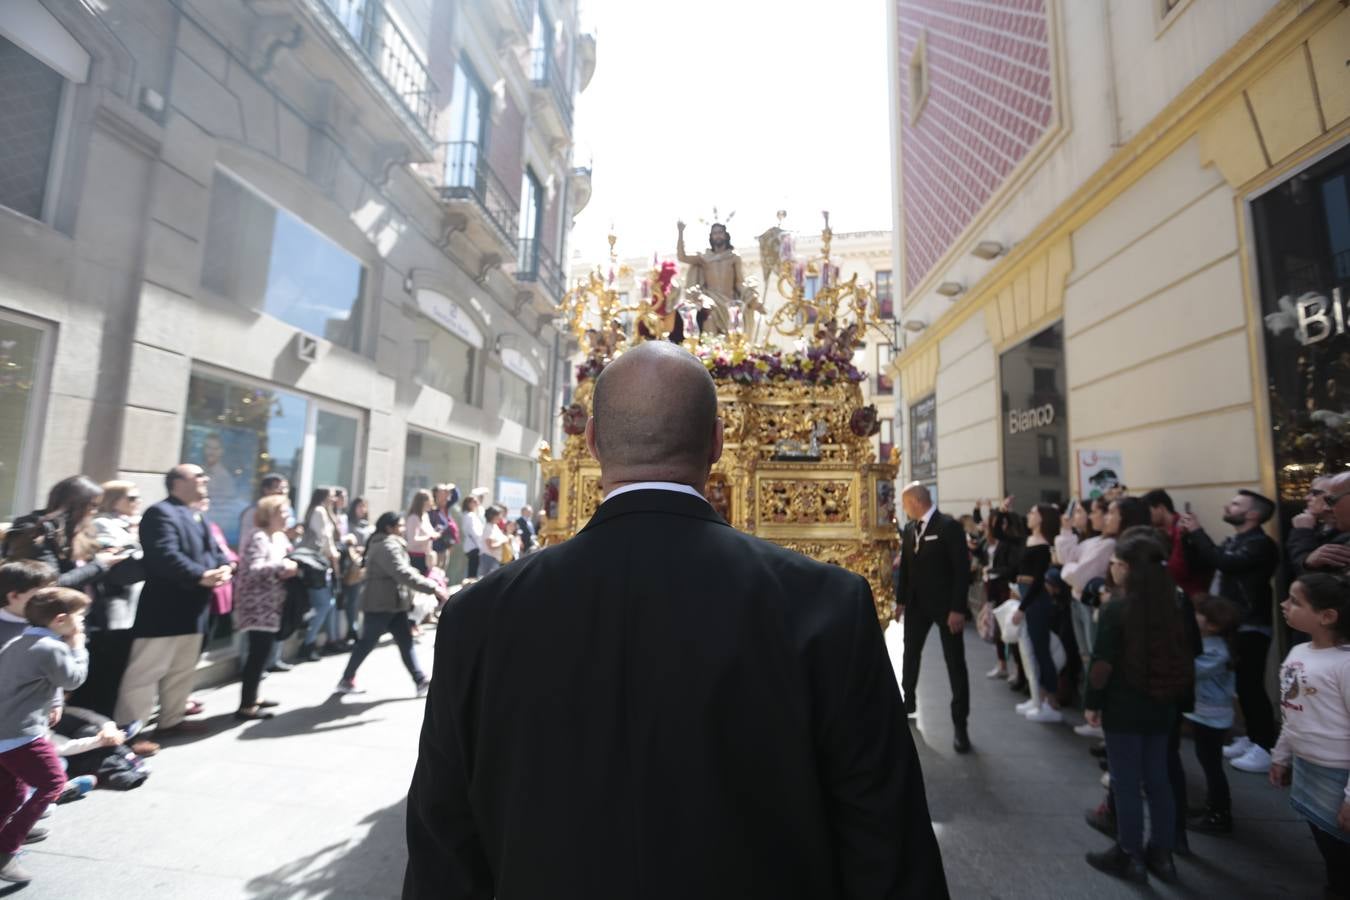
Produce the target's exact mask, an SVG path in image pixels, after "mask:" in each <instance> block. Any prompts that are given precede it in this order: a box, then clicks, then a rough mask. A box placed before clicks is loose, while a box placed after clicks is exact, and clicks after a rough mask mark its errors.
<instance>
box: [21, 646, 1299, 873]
mask: <svg viewBox="0 0 1350 900" xmlns="http://www.w3.org/2000/svg"><path fill="white" fill-rule="evenodd" d="M434 635H435V632H434V631H433V630H429V631H428V632H427V635H426V637H424V638H423V640H422V644H421V645H420V646H419V648H418V650H419V653H420V654H421V656H422V662H423V665H424V667H426V668H427V669H428V671H429V670H430V663H431V644H432V641H433V638H434ZM895 636H896V635H895V634H894V633H892V634H891V635H890V637H889V638H888V641H887V643H888V645H890V646H891V647H892V654H893V657H894V661H895V662H896V664H897V671H898V664H899V658H898V657H899V652H900V651H899V647H898V641H895V640H893V638H894V637H895ZM966 640H967V654H968V660H969V665H970V670H971V676H972V677H971V688H972V705H973V709H972V713H971V726H970V732H971V739H972V741H973V742H974V744H975V752H974V753H972V754H971V755H969V756H964V757H962V756H957V755H956V754H955V753H954V752H953V751H952V748H951V738H952V733H951V724H950V719H949V716H948V702H949V698H950V695H949V693H948V689H947V685H946V671H945V668H944V667H943V665H942V659H941V656H942V654H941V647H940V646H939V644H938V639H937V636H936V633H935V632H934V633H933V634H930V636H929V643H928V646H927V647H926V648H925V652H924V663H923V675H922V680H921V683H920V688H919V719H918V723H917V726H916V727H915V728H914V729H913V731H914V735H915V739H916V741H917V743H918V746H919V750H920V755H921V757H922V761H923V768H924V775H925V780H926V782H927V790H928V802H929V805H930V808H931V810H932V813H933V821H934V827H935V829H936V831H937V835H938V840H939V843H940V844H941V846H942V853H943V859H944V861H945V864H946V867H947V873H948V879H949V882H950V885H951V889H952V896H953V897H958V898H967V897H971V898H1004V900H1012V898H1060V897H1063V898H1081V897H1091V898H1093V900H1109V898H1117V897H1130V898H1133V897H1141V896H1159V897H1226V898H1249V897H1250V898H1265V897H1313V896H1318V892H1319V890H1320V887H1319V886H1320V884H1321V860H1320V857H1318V855H1317V852H1316V850H1315V849H1314V847H1313V843H1312V839H1311V837H1310V836H1309V834H1308V831H1307V828H1306V826H1305V825H1303V824H1302V822H1300V821H1298V820H1297V819H1296V818H1295V817H1294V815H1293V813H1292V812H1291V811H1290V809H1289V806H1288V801H1287V796H1286V795H1285V794H1284V793H1283V792H1277V791H1275V790H1273V789H1271V788H1269V787H1268V786H1267V785H1266V784H1265V781H1264V779H1263V778H1260V777H1257V776H1254V775H1246V774H1243V773H1239V772H1232V775H1231V778H1230V781H1231V783H1232V785H1233V789H1234V806H1235V812H1236V814H1237V816H1238V830H1237V832H1236V834H1234V835H1233V836H1232V837H1229V838H1222V839H1219V838H1208V837H1204V836H1200V835H1193V836H1192V838H1191V842H1192V846H1193V848H1194V849H1195V856H1194V858H1192V859H1188V860H1183V861H1180V871H1181V876H1182V879H1183V881H1184V885H1183V886H1182V887H1181V888H1169V887H1166V886H1164V885H1161V884H1158V883H1156V882H1155V883H1154V886H1153V887H1152V888H1151V889H1135V888H1132V887H1129V886H1126V885H1123V884H1120V883H1118V882H1116V881H1114V880H1113V879H1111V878H1108V877H1107V876H1105V875H1101V874H1099V873H1097V872H1095V871H1094V870H1092V869H1090V868H1089V867H1088V866H1087V864H1086V863H1085V862H1084V861H1083V854H1084V853H1085V852H1086V851H1088V850H1095V849H1100V848H1102V847H1104V846H1106V844H1107V840H1106V838H1104V837H1102V836H1101V835H1099V834H1097V833H1096V832H1095V831H1092V830H1091V829H1089V828H1088V827H1087V825H1085V824H1084V823H1083V811H1084V810H1085V809H1087V808H1088V807H1090V806H1092V805H1094V804H1096V803H1097V802H1098V801H1099V800H1100V799H1101V796H1102V790H1101V788H1100V786H1099V785H1098V783H1097V782H1098V778H1099V777H1100V770H1099V768H1098V766H1097V762H1096V760H1095V759H1093V758H1092V757H1091V756H1089V755H1088V752H1087V747H1088V742H1087V741H1086V740H1084V739H1082V738H1079V737H1077V736H1075V735H1074V734H1073V733H1072V731H1070V728H1069V726H1068V725H1060V726H1053V725H1037V724H1033V723H1029V722H1026V721H1025V720H1022V719H1021V718H1020V717H1018V716H1017V715H1016V714H1015V713H1014V711H1013V709H1012V707H1013V705H1014V703H1015V702H1016V701H1018V700H1019V699H1021V698H1020V696H1016V695H1014V694H1012V693H1011V692H1010V691H1009V690H1008V688H1007V686H1006V685H1005V684H1004V683H1003V682H1001V681H994V680H986V679H985V678H984V677H983V674H984V672H985V671H986V670H987V669H988V668H989V667H990V666H991V665H992V661H993V656H994V653H993V649H992V648H991V647H989V646H988V645H986V644H983V643H981V642H980V641H979V639H978V638H977V637H976V636H975V635H974V633H973V632H971V631H968V632H967V635H966ZM345 661H346V657H329V658H325V659H323V660H322V661H320V662H317V663H311V664H307V665H304V666H300V667H297V668H296V669H295V671H293V672H290V673H287V674H284V675H274V676H272V677H270V678H268V679H267V680H266V681H264V682H263V695H264V696H266V697H270V698H272V699H275V700H278V701H281V704H282V705H281V706H280V707H279V712H280V715H279V716H278V717H277V718H276V719H273V720H271V721H267V722H253V723H239V722H236V721H235V720H234V719H233V717H232V713H233V710H234V708H235V706H236V704H237V702H238V697H239V694H238V691H239V687H238V684H237V683H236V684H230V685H226V686H224V687H221V688H218V689H214V690H205V691H200V692H198V693H197V694H196V696H197V697H199V698H200V699H202V700H203V701H204V702H205V703H206V706H207V712H206V714H205V720H206V721H208V722H210V724H211V726H212V728H211V732H210V733H209V734H208V735H206V736H204V737H201V738H198V739H195V740H193V739H182V740H179V741H176V742H173V743H171V744H167V745H166V747H165V750H164V752H162V753H161V754H160V755H158V756H156V757H155V758H154V759H153V760H151V764H152V766H153V769H154V774H153V775H152V776H151V777H150V779H149V781H148V782H147V783H146V784H145V785H144V786H143V787H141V788H140V789H138V790H135V791H131V792H129V793H115V792H110V791H101V790H100V791H95V792H94V793H92V794H90V795H89V796H87V797H85V798H84V799H83V800H80V801H77V802H75V803H71V804H67V805H65V806H61V807H58V808H57V810H56V812H55V814H54V815H53V817H52V818H51V819H49V820H47V821H48V824H50V825H51V826H52V835H51V837H50V838H48V839H47V840H46V841H44V842H42V843H40V844H35V845H32V847H31V848H30V849H31V852H30V853H29V854H28V856H27V857H26V858H25V859H26V865H27V867H28V868H29V869H30V870H31V871H32V872H33V873H34V874H35V876H36V880H35V881H34V882H33V883H32V884H31V885H29V886H28V887H27V888H26V889H22V890H21V891H13V890H11V891H9V892H0V896H8V895H9V894H10V893H12V894H15V895H16V896H18V897H22V898H25V900H26V898H30V897H59V898H70V900H82V898H109V897H130V896H138V897H150V898H161V897H163V898H192V900H213V898H240V897H244V898H271V897H277V898H281V897H286V898H318V897H324V898H358V897H359V898H386V897H396V896H398V893H399V887H400V885H401V882H402V875H403V866H404V861H405V850H404V842H403V817H404V794H405V792H406V791H407V787H408V781H409V778H410V777H411V774H412V767H413V764H414V761H415V759H416V752H417V733H418V729H419V727H420V725H421V720H422V708H423V704H422V702H421V701H419V700H417V699H416V698H415V697H414V692H413V685H412V681H411V679H410V678H409V677H408V676H407V674H406V673H405V672H404V670H403V667H402V665H401V664H400V662H399V658H398V653H397V651H396V649H395V648H394V647H393V645H392V644H391V643H390V642H389V641H388V640H387V639H386V641H385V642H384V643H383V644H381V646H380V648H379V649H377V650H376V651H375V652H374V653H373V654H371V656H370V658H369V659H368V660H367V661H366V664H365V666H364V667H363V668H362V671H361V674H360V678H359V681H360V682H361V685H362V687H364V688H366V689H367V690H368V693H366V694H361V695H355V696H348V697H339V696H335V695H332V694H331V690H332V687H333V685H335V684H336V683H337V679H338V676H339V674H340V672H341V669H342V666H343V665H344V664H345ZM1074 721H1075V723H1076V722H1077V721H1079V720H1077V719H1075V720H1074ZM1191 752H1192V751H1191V746H1190V744H1189V743H1187V744H1186V745H1185V746H1184V747H1183V756H1184V757H1185V761H1186V764H1187V770H1188V773H1189V775H1190V777H1191V796H1192V797H1193V798H1199V797H1200V795H1201V793H1202V791H1203V782H1202V780H1201V777H1200V773H1199V770H1198V768H1197V767H1196V766H1195V763H1194V759H1193V757H1192V756H1191Z"/></svg>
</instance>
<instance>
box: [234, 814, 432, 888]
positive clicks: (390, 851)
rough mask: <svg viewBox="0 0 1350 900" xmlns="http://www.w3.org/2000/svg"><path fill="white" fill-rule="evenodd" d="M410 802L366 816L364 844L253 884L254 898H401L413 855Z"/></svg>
mask: <svg viewBox="0 0 1350 900" xmlns="http://www.w3.org/2000/svg"><path fill="white" fill-rule="evenodd" d="M405 809H406V802H405V801H403V800H400V801H399V802H398V803H395V804H394V805H393V806H389V807H386V808H384V809H381V810H378V811H376V812H373V813H371V814H370V815H368V816H366V817H365V818H364V819H362V820H361V821H360V823H359V824H360V825H368V826H369V831H367V832H366V834H365V836H364V837H362V838H361V839H360V840H358V841H354V842H353V841H338V842H335V843H332V844H329V845H328V846H326V847H324V848H322V849H320V850H317V851H315V852H314V853H308V854H306V855H304V856H301V857H298V858H297V859H294V860H291V861H290V862H288V863H285V864H284V865H281V866H278V867H277V868H275V869H273V870H272V871H270V872H268V873H266V874H264V875H259V876H258V877H256V878H254V879H251V880H250V881H249V882H248V886H247V889H248V896H249V897H255V898H262V897H278V898H280V897H398V896H399V895H400V893H401V892H402V889H403V870H404V868H405V866H406V865H407V861H408V853H407V850H406V847H407V843H406V838H405V836H404V835H405V832H404V815H405Z"/></svg>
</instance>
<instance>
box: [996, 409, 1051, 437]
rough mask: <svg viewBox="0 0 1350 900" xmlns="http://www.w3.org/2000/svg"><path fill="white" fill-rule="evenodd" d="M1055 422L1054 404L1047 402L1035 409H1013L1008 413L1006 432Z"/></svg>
mask: <svg viewBox="0 0 1350 900" xmlns="http://www.w3.org/2000/svg"><path fill="white" fill-rule="evenodd" d="M1053 424H1055V406H1054V404H1053V403H1047V404H1045V405H1044V406H1038V407H1036V408H1035V409H1014V410H1011V411H1009V413H1008V434H1018V433H1020V432H1023V431H1031V430H1032V429H1034V428H1045V427H1046V426H1049V425H1053Z"/></svg>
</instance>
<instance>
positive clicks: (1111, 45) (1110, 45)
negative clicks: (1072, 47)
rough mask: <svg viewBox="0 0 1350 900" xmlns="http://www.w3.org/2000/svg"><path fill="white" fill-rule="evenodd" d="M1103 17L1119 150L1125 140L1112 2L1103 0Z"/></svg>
mask: <svg viewBox="0 0 1350 900" xmlns="http://www.w3.org/2000/svg"><path fill="white" fill-rule="evenodd" d="M1102 6H1103V8H1104V11H1105V15H1104V16H1103V17H1102V21H1103V23H1104V28H1105V33H1106V103H1107V106H1108V107H1109V108H1110V110H1111V148H1112V149H1119V148H1120V147H1121V146H1122V144H1123V140H1122V137H1121V127H1120V98H1119V96H1118V95H1117V94H1116V78H1117V74H1116V42H1115V32H1114V30H1113V29H1112V28H1111V0H1102Z"/></svg>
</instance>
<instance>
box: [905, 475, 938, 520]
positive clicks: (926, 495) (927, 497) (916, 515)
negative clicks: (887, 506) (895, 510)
mask: <svg viewBox="0 0 1350 900" xmlns="http://www.w3.org/2000/svg"><path fill="white" fill-rule="evenodd" d="M932 505H933V495H932V493H930V492H929V490H928V488H927V487H925V486H924V485H923V484H920V483H919V482H917V481H911V482H910V483H909V484H907V485H905V489H904V490H903V491H901V492H900V508H901V509H903V510H904V511H905V515H906V516H907V517H908V518H911V519H921V518H923V516H924V513H926V512H928V510H929V508H930V507H931V506H932Z"/></svg>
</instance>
